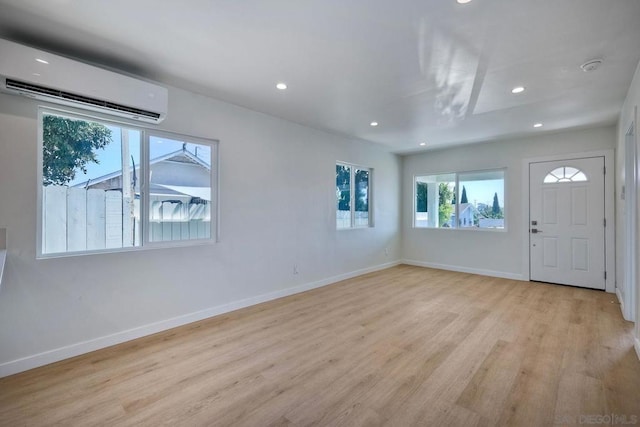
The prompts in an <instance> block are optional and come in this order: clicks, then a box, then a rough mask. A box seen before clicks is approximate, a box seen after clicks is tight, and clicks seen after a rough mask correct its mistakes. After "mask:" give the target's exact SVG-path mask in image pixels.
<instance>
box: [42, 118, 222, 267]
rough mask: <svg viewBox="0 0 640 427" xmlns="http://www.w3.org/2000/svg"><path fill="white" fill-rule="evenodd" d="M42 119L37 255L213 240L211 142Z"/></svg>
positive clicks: (104, 123)
mask: <svg viewBox="0 0 640 427" xmlns="http://www.w3.org/2000/svg"><path fill="white" fill-rule="evenodd" d="M40 117H41V119H40V130H41V135H42V136H41V143H42V155H41V157H40V170H41V190H42V193H41V194H42V197H41V203H40V212H41V221H40V232H39V234H38V235H39V239H40V243H41V244H40V245H39V246H40V254H41V255H45V256H46V255H60V254H70V253H83V252H96V251H98V252H99V251H105V250H118V249H125V248H135V247H142V246H147V245H157V244H159V243H158V242H163V244H165V245H166V244H167V242H168V243H169V244H185V243H188V242H193V241H210V240H212V239H214V238H215V230H216V227H215V223H216V221H215V212H216V209H215V206H216V205H215V201H216V197H215V196H216V191H215V190H216V173H215V169H216V168H217V165H216V164H215V163H214V162H215V161H216V160H217V156H216V148H217V143H216V142H215V141H209V140H203V139H194V138H191V137H189V138H187V137H182V136H177V135H173V134H164V133H160V132H157V131H153V130H149V129H144V128H137V127H135V126H129V125H123V124H119V123H112V122H108V121H103V120H96V119H92V118H87V117H81V116H75V115H71V114H67V113H58V112H51V111H44V110H43V111H42V112H41V114H40ZM212 224H213V226H212Z"/></svg>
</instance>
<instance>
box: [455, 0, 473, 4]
mask: <svg viewBox="0 0 640 427" xmlns="http://www.w3.org/2000/svg"><path fill="white" fill-rule="evenodd" d="M456 1H457V2H458V3H460V4H467V3H471V0H456Z"/></svg>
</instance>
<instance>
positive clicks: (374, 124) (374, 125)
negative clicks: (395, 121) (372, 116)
mask: <svg viewBox="0 0 640 427" xmlns="http://www.w3.org/2000/svg"><path fill="white" fill-rule="evenodd" d="M369 124H370V125H371V126H373V127H376V126H378V122H371V123H369Z"/></svg>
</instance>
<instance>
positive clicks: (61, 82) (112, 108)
mask: <svg viewBox="0 0 640 427" xmlns="http://www.w3.org/2000/svg"><path fill="white" fill-rule="evenodd" d="M0 92H5V93H9V94H12V95H20V96H26V97H29V98H32V99H36V100H40V101H45V102H50V103H54V104H60V105H65V106H68V107H73V108H80V109H83V110H89V111H96V112H98V113H101V114H108V115H112V116H118V117H124V118H125V119H128V120H137V121H141V122H145V123H151V124H154V125H157V124H158V123H160V122H162V121H163V120H164V119H165V118H166V117H167V111H168V107H169V91H168V89H167V88H165V87H162V86H160V85H158V84H156V83H153V82H149V81H145V80H142V79H139V78H136V77H133V76H128V75H126V74H122V73H118V72H115V71H111V70H107V69H104V68H99V67H96V66H94V65H90V64H85V63H83V62H81V61H77V60H74V59H70V58H66V57H63V56H59V55H56V54H53V53H50V52H45V51H42V50H38V49H34V48H32V47H29V46H24V45H21V44H18V43H14V42H11V41H9V40H3V39H0Z"/></svg>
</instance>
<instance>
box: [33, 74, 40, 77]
mask: <svg viewBox="0 0 640 427" xmlns="http://www.w3.org/2000/svg"><path fill="white" fill-rule="evenodd" d="M32 75H34V76H36V77H40V73H32Z"/></svg>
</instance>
